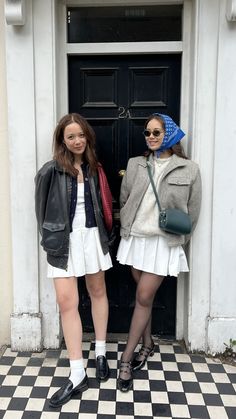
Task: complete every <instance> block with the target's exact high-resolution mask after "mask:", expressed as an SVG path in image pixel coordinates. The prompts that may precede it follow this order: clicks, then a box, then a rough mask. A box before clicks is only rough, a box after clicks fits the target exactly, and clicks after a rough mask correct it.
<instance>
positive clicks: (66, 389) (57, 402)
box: [49, 375, 88, 407]
mask: <svg viewBox="0 0 236 419" xmlns="http://www.w3.org/2000/svg"><path fill="white" fill-rule="evenodd" d="M87 389H88V377H87V375H85V377H84V379H83V380H82V381H81V383H79V384H78V385H77V386H76V387H75V388H73V384H72V382H71V381H70V380H67V382H66V383H65V384H64V386H62V387H61V388H60V389H59V390H57V391H56V393H54V394H53V396H52V397H51V399H50V401H49V406H50V407H60V406H62V405H63V404H65V403H67V402H68V401H69V400H70V399H71V397H72V396H74V395H75V394H78V393H82V392H83V391H85V390H87Z"/></svg>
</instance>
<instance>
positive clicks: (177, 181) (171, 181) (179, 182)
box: [168, 176, 190, 186]
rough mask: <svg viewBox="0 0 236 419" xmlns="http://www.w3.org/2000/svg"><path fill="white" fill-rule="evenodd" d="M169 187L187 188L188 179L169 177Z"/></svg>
mask: <svg viewBox="0 0 236 419" xmlns="http://www.w3.org/2000/svg"><path fill="white" fill-rule="evenodd" d="M168 183H169V185H180V186H184V185H186V186H189V185H190V179H188V178H187V179H186V178H185V177H179V176H171V177H169V179H168Z"/></svg>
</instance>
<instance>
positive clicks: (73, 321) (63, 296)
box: [54, 277, 82, 360]
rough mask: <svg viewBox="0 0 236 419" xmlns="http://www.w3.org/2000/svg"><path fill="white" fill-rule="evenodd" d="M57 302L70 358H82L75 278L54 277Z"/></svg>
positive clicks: (80, 326) (80, 327)
mask: <svg viewBox="0 0 236 419" xmlns="http://www.w3.org/2000/svg"><path fill="white" fill-rule="evenodd" d="M54 286H55V290H56V297H57V303H58V305H59V309H60V314H61V323H62V329H63V334H64V339H65V342H66V348H67V351H68V356H69V359H70V360H76V359H81V358H82V325H81V319H80V315H79V311H78V305H79V293H78V287H77V279H76V278H75V277H70V278H54Z"/></svg>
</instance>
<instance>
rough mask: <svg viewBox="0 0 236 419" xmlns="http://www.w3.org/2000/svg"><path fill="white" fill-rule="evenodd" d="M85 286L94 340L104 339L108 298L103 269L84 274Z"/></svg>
mask: <svg viewBox="0 0 236 419" xmlns="http://www.w3.org/2000/svg"><path fill="white" fill-rule="evenodd" d="M86 286H87V290H88V293H89V295H90V298H91V304H92V318H93V324H94V330H95V336H96V340H101V341H103V340H106V334H107V322H108V299H107V293H106V283H105V275H104V272H103V271H99V272H97V273H95V274H87V275H86Z"/></svg>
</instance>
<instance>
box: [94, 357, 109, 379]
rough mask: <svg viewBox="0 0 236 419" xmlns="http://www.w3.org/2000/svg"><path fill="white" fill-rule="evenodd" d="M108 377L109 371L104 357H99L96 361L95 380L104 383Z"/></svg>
mask: <svg viewBox="0 0 236 419" xmlns="http://www.w3.org/2000/svg"><path fill="white" fill-rule="evenodd" d="M109 377H110V370H109V366H108V363H107V359H106V357H105V356H103V355H100V356H98V357H97V359H96V379H97V380H98V381H106V380H108V378H109Z"/></svg>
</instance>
